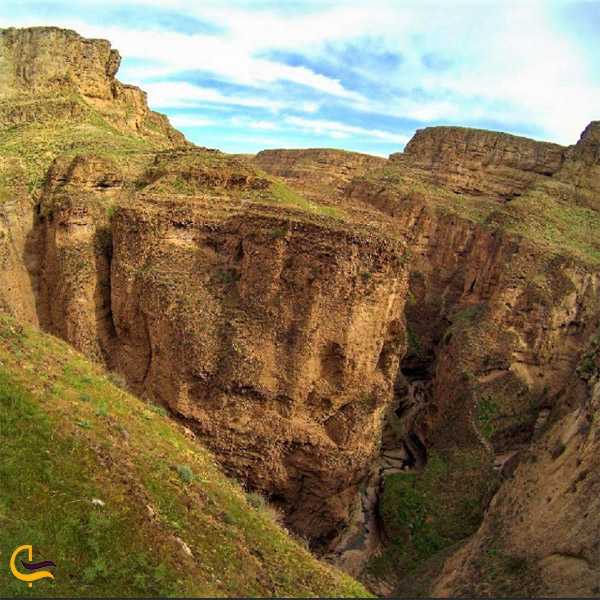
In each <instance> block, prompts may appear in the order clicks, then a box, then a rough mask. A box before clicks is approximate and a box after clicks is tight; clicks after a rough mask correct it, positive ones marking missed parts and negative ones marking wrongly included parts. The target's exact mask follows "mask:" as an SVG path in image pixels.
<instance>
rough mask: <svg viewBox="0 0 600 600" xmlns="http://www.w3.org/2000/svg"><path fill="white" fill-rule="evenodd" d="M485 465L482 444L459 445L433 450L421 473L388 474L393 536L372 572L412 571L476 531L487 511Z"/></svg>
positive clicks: (388, 524)
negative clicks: (473, 446) (476, 446)
mask: <svg viewBox="0 0 600 600" xmlns="http://www.w3.org/2000/svg"><path fill="white" fill-rule="evenodd" d="M481 466H482V456H481V454H480V452H479V450H478V449H473V450H470V449H464V448H459V447H453V448H448V449H445V450H444V452H443V453H442V452H440V451H436V450H433V451H432V452H431V454H430V456H429V457H428V460H427V465H426V467H425V469H424V470H423V472H421V473H410V474H404V473H397V474H393V475H391V476H390V477H388V479H387V480H386V482H385V486H384V489H383V493H382V495H381V499H380V513H381V518H382V521H383V522H384V523H385V530H386V534H387V538H388V541H387V543H386V544H385V545H384V549H383V552H382V554H381V555H380V556H378V557H376V558H375V559H373V560H372V561H371V562H370V564H369V565H368V566H367V572H370V573H371V574H373V575H375V576H385V575H386V573H389V572H390V571H393V572H397V573H399V574H401V575H406V574H408V573H412V572H413V571H415V570H416V569H418V568H420V567H422V566H423V565H424V564H425V562H426V561H428V560H429V559H431V558H432V557H433V556H435V555H436V554H437V553H439V552H440V551H442V550H443V549H444V548H447V547H449V546H451V545H453V544H455V543H456V542H457V541H459V540H461V539H463V538H465V537H466V536H468V535H470V534H471V533H473V532H474V531H475V529H476V528H477V526H478V524H479V522H480V520H481V516H482V486H481V485H479V484H478V483H477V481H478V478H480V477H481V475H480V474H481V471H482V470H481ZM479 483H481V482H479Z"/></svg>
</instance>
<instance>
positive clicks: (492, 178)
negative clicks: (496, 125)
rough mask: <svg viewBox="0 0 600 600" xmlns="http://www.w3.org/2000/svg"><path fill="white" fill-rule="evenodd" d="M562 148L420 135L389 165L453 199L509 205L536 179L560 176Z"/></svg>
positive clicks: (511, 138)
mask: <svg viewBox="0 0 600 600" xmlns="http://www.w3.org/2000/svg"><path fill="white" fill-rule="evenodd" d="M564 154H565V148H563V147H562V146H559V145H558V144H549V143H546V142H536V141H534V140H530V139H527V138H522V137H518V136H515V135H509V134H506V133H499V132H495V131H485V130H480V129H468V128H463V127H428V128H426V129H420V130H418V131H417V132H416V134H415V135H414V137H413V138H412V139H411V140H410V142H409V143H408V144H407V145H406V148H405V150H404V153H398V154H392V155H391V156H390V159H389V160H390V164H401V165H407V166H410V167H413V168H416V169H419V170H421V171H422V173H423V174H424V175H425V176H426V179H427V180H429V181H431V182H433V183H436V184H438V185H441V186H443V187H445V188H448V189H450V190H451V191H453V192H455V193H468V194H473V195H482V196H483V195H486V196H490V195H491V196H496V197H499V198H502V199H505V200H510V199H511V198H513V197H514V196H517V195H520V194H521V193H523V191H524V190H525V189H527V188H528V187H529V186H530V185H531V184H532V183H533V182H534V181H535V180H536V178H537V177H538V176H540V175H542V176H546V177H550V176H552V175H553V174H554V173H556V172H557V171H559V170H560V168H561V166H562V163H563V160H564Z"/></svg>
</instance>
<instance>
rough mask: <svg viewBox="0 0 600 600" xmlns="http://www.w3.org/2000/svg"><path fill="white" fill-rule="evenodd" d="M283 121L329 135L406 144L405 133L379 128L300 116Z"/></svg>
mask: <svg viewBox="0 0 600 600" xmlns="http://www.w3.org/2000/svg"><path fill="white" fill-rule="evenodd" d="M285 122H286V123H288V124H290V125H295V126H297V127H300V128H302V129H305V130H307V131H311V132H313V133H315V134H322V133H325V134H328V135H330V136H331V137H349V136H350V135H354V136H361V137H363V138H366V139H377V140H384V141H386V142H396V143H398V144H406V142H408V140H409V138H408V137H406V136H405V135H397V134H394V133H389V132H387V131H381V130H380V129H367V128H365V127H356V126H353V125H346V124H344V123H336V122H334V121H319V120H314V119H304V118H302V117H288V118H286V119H285Z"/></svg>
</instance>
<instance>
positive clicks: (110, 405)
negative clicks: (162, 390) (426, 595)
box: [0, 315, 366, 597]
mask: <svg viewBox="0 0 600 600" xmlns="http://www.w3.org/2000/svg"><path fill="white" fill-rule="evenodd" d="M0 365H1V369H0V430H1V431H2V446H1V447H0V465H1V466H0V477H1V481H2V492H1V495H0V501H1V504H0V549H1V550H0V557H1V559H2V562H3V564H8V562H9V558H10V554H11V553H12V551H13V550H14V549H15V548H16V547H18V546H19V545H22V544H23V543H24V542H27V543H29V544H32V545H33V548H34V552H35V556H36V557H43V558H44V559H51V560H52V561H53V562H55V563H56V565H57V568H56V577H55V579H54V580H41V581H38V582H35V583H34V584H33V587H32V588H28V587H27V584H26V583H24V582H22V581H19V580H17V579H15V578H14V577H12V575H10V573H9V572H8V570H4V569H3V572H2V574H1V576H0V589H1V590H2V595H3V596H7V597H48V596H52V597H65V596H67V597H69V596H70V597H88V596H96V597H111V596H125V597H132V596H133V597H137V596H141V597H143V596H146V597H147V596H192V597H194V596H195V597H198V596H200V597H207V596H208V597H210V596H217V597H223V596H347V595H351V596H354V595H359V596H363V595H365V593H366V592H365V590H364V589H363V588H362V587H361V586H360V585H358V584H357V583H355V582H353V581H352V580H351V579H350V578H349V577H346V576H344V575H342V574H341V573H339V572H336V571H334V570H333V569H331V568H328V567H325V566H323V565H321V564H319V563H318V562H317V561H316V559H315V558H314V557H313V556H311V555H310V554H309V552H308V551H307V550H306V549H305V548H304V547H303V546H301V545H300V544H299V543H298V542H296V541H293V540H292V539H291V538H290V537H289V535H288V533H287V532H285V531H284V530H283V529H282V528H281V527H280V526H279V525H278V524H277V522H276V520H277V514H276V513H275V512H274V511H273V510H272V509H270V508H269V507H268V506H267V505H266V504H265V500H264V498H262V497H261V496H259V495H257V494H247V493H245V492H244V491H243V489H242V488H241V487H240V486H239V484H235V483H233V482H232V481H231V480H228V479H227V478H226V477H225V476H224V475H223V474H222V472H221V471H220V469H219V468H218V466H217V465H216V463H215V460H214V458H213V457H212V456H211V455H210V454H209V453H208V452H206V451H205V450H204V448H202V446H201V445H200V444H199V443H198V442H197V441H196V439H195V436H194V435H193V434H192V433H191V432H190V431H189V430H188V429H187V428H185V427H182V426H180V425H177V424H176V423H174V422H173V421H172V420H170V419H169V418H168V417H167V416H166V412H165V410H164V409H161V408H159V407H157V406H155V405H152V404H146V403H143V402H141V401H140V400H138V399H137V398H135V397H133V396H131V395H130V394H128V393H127V392H125V391H123V389H122V385H123V384H122V382H121V383H120V380H119V377H118V376H116V375H115V374H113V373H107V372H105V371H103V370H102V369H101V368H100V367H98V366H96V365H93V364H92V363H90V362H89V361H88V360H86V359H85V358H84V357H83V356H82V355H81V354H79V353H78V352H75V351H74V350H73V349H72V348H71V347H70V346H68V345H67V344H65V343H64V342H60V341H58V340H57V339H56V338H53V337H52V336H49V335H46V334H42V333H40V332H38V331H36V330H34V329H31V328H29V327H24V326H23V325H21V324H20V323H18V322H17V321H16V320H15V319H13V318H11V317H8V316H6V315H3V316H2V317H0ZM118 386H121V387H118ZM94 499H98V500H101V501H102V503H103V504H102V505H101V506H95V505H94V504H93V500H94ZM40 560H41V558H40Z"/></svg>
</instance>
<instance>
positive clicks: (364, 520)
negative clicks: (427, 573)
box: [323, 375, 428, 576]
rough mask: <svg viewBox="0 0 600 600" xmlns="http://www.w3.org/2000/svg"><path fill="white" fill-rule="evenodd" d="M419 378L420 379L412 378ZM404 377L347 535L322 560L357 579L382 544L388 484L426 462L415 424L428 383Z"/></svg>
mask: <svg viewBox="0 0 600 600" xmlns="http://www.w3.org/2000/svg"><path fill="white" fill-rule="evenodd" d="M413 377H419V378H413ZM413 377H411V376H406V377H404V383H405V385H403V386H401V390H402V392H401V393H400V394H398V396H397V397H396V399H395V400H394V403H393V405H392V406H391V407H390V410H389V412H388V414H387V415H386V419H385V424H384V429H383V432H382V439H381V450H380V453H379V456H378V458H377V460H376V461H375V462H374V463H373V466H372V469H371V474H370V476H369V478H368V480H367V481H366V483H365V484H364V485H363V487H362V488H361V490H360V493H359V494H358V496H357V497H356V499H355V501H354V504H353V506H352V508H351V518H350V522H349V524H348V526H347V527H346V529H345V531H344V532H343V533H342V535H341V536H340V538H339V539H338V540H337V542H336V544H335V546H334V547H333V548H332V550H331V551H330V552H328V553H327V554H325V555H324V556H323V560H324V561H325V562H328V563H330V564H334V565H336V566H337V567H339V568H340V569H342V570H343V571H345V572H346V573H348V574H350V575H352V576H357V575H358V574H359V573H360V571H361V570H362V568H363V567H364V566H365V564H366V563H367V561H368V560H369V559H370V558H371V557H372V556H374V555H375V554H376V552H377V551H378V549H379V547H380V545H381V542H382V527H381V520H380V515H379V498H380V495H381V492H382V490H383V487H384V484H385V480H386V478H387V477H389V476H390V475H393V474H395V473H414V472H419V471H421V470H422V469H423V467H424V466H425V464H426V462H427V451H426V448H425V445H424V444H423V442H422V441H421V439H420V438H419V435H418V433H417V431H416V428H415V423H416V419H417V416H418V415H419V413H420V412H421V411H422V410H424V409H425V407H426V406H427V401H428V382H427V380H426V379H424V378H422V375H421V376H413Z"/></svg>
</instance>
